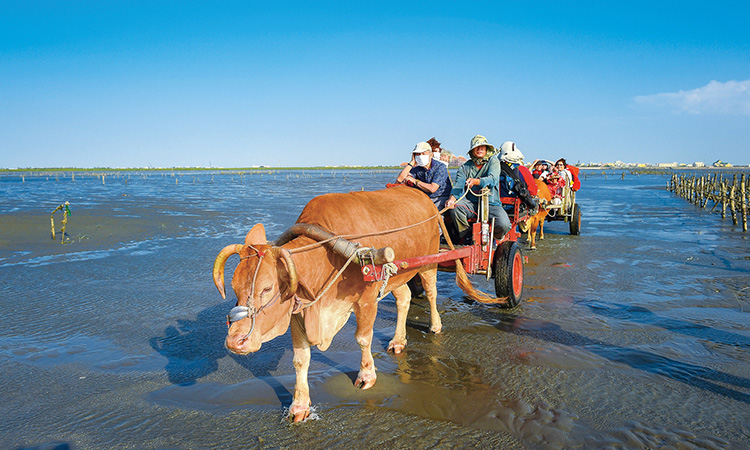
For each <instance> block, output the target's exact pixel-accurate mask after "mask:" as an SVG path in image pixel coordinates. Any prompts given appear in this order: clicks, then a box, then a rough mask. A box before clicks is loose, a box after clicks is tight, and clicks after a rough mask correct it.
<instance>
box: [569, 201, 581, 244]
mask: <svg viewBox="0 0 750 450" xmlns="http://www.w3.org/2000/svg"><path fill="white" fill-rule="evenodd" d="M568 225H570V234H572V235H575V236H578V235H579V234H581V208H580V207H579V206H578V203H576V204H575V205H573V213H572V214H571V215H570V222H569V223H568Z"/></svg>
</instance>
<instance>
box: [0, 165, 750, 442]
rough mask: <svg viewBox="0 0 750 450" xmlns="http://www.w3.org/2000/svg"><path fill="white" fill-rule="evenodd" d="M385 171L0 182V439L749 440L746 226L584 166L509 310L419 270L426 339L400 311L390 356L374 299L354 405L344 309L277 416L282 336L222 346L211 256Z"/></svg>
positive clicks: (383, 307) (285, 349)
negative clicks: (363, 380)
mask: <svg viewBox="0 0 750 450" xmlns="http://www.w3.org/2000/svg"><path fill="white" fill-rule="evenodd" d="M395 175H396V173H395V172H394V171H304V172H302V171H298V172H283V171H275V172H272V171H267V172H263V173H252V174H250V173H244V174H240V173H224V174H220V173H189V172H182V173H181V172H174V173H164V174H154V173H131V174H127V175H108V176H105V177H104V180H102V179H101V177H100V176H95V175H93V174H92V175H82V174H79V175H76V176H75V178H73V177H71V175H70V173H68V174H53V175H49V176H31V175H27V176H25V178H24V179H22V178H21V176H20V175H3V176H0V213H2V214H1V215H0V230H1V234H0V280H1V283H0V305H2V311H3V314H2V315H1V316H0V373H2V379H3V384H2V386H1V387H0V402H2V404H3V405H4V407H3V409H2V412H0V419H2V420H0V448H26V447H33V446H40V448H60V449H62V448H68V447H71V448H75V449H98V448H184V449H188V448H228V447H239V448H352V447H360V448H376V447H378V448H380V447H383V446H390V447H392V448H407V447H408V448H466V447H483V448H484V447H489V448H572V447H578V448H680V449H683V448H685V449H689V448H748V447H750V431H748V428H747V423H748V420H749V419H750V412H748V411H750V357H749V356H750V355H749V353H750V352H749V351H748V349H749V348H750V321H749V320H748V313H749V312H750V302H749V300H750V246H749V245H748V234H747V233H742V231H741V230H740V229H739V227H736V226H732V223H731V220H730V219H724V220H722V219H720V218H719V217H718V216H717V214H716V213H714V214H710V213H709V211H708V210H704V209H699V208H697V207H695V206H693V205H691V204H689V203H688V202H686V201H685V200H683V199H681V198H677V197H675V196H673V195H672V194H670V193H669V192H667V191H666V190H665V189H664V186H665V185H666V182H667V178H666V177H665V176H658V175H648V176H646V175H641V176H632V175H629V174H628V175H626V177H625V179H624V180H622V179H621V177H620V176H619V173H618V174H617V175H616V176H615V175H609V176H608V177H604V176H602V175H601V174H600V173H598V174H592V173H589V174H588V175H587V176H586V179H585V180H583V189H582V191H580V192H579V195H578V203H579V204H580V205H581V209H582V212H583V221H582V233H581V236H570V235H569V234H568V232H567V230H568V227H567V224H565V223H563V222H550V223H547V224H546V225H545V239H544V240H543V241H538V243H537V246H538V249H537V250H536V251H533V252H532V251H526V252H525V254H526V255H528V257H529V258H528V263H527V264H526V265H525V277H526V278H525V288H524V289H525V290H524V296H525V301H524V303H523V304H522V306H520V307H519V308H516V309H515V310H512V311H507V310H500V309H497V308H494V307H489V306H485V305H481V304H476V303H473V302H471V301H469V300H466V299H465V298H464V297H463V296H462V294H461V291H460V290H459V289H458V288H457V287H456V285H455V283H454V281H453V276H452V274H449V273H440V274H439V275H438V291H439V298H438V306H439V309H440V312H441V317H442V320H443V330H444V332H443V333H442V334H440V335H431V334H429V333H428V328H429V309H428V308H427V305H426V301H424V300H420V299H418V300H416V301H415V303H414V304H413V305H412V308H411V310H410V314H409V322H408V327H407V331H408V339H409V343H408V346H407V348H406V351H405V353H404V354H402V355H398V356H394V355H393V354H388V353H386V352H385V348H386V347H387V345H388V342H389V340H390V339H391V337H392V334H393V331H394V328H395V315H396V310H395V305H394V302H393V299H392V297H391V296H388V297H386V299H384V300H383V301H382V302H381V304H380V309H379V314H378V319H377V321H376V329H375V339H374V343H373V350H374V353H375V355H374V356H375V360H376V365H377V367H378V381H377V383H376V385H375V387H374V388H372V389H370V390H368V391H361V390H358V389H356V388H354V387H353V385H352V382H353V379H354V378H355V377H356V373H357V370H358V367H359V356H360V353H359V349H358V346H357V344H356V342H355V341H354V325H353V319H350V322H349V323H348V324H347V325H346V326H345V327H344V329H343V330H342V331H341V332H340V333H339V334H338V335H337V336H336V338H335V339H334V341H333V345H332V346H331V348H330V349H329V350H328V351H326V352H320V351H317V350H313V352H312V363H311V368H310V385H311V394H312V401H313V408H314V414H313V418H312V419H311V420H308V421H307V422H305V423H303V424H297V425H290V424H288V423H287V422H286V421H284V420H283V415H284V408H285V407H288V406H289V404H290V403H291V398H292V397H291V391H292V390H293V387H294V370H293V367H292V363H291V359H292V351H291V338H290V336H289V333H287V334H286V335H284V336H282V337H279V338H277V339H275V340H273V341H271V342H268V343H266V344H264V345H263V347H262V349H261V350H260V351H259V352H258V353H256V354H253V355H249V356H244V357H241V356H236V355H232V354H230V353H228V352H227V351H226V350H225V349H224V347H223V338H224V335H225V333H226V326H225V324H224V320H225V319H224V317H225V315H226V314H227V312H228V311H229V309H230V308H231V307H232V306H233V302H234V299H228V300H227V301H223V300H221V297H220V296H219V294H218V292H216V288H215V287H214V286H213V282H212V281H211V274H210V271H211V267H212V263H213V259H214V257H215V256H216V254H217V253H218V251H219V250H220V249H221V248H222V247H224V246H225V245H227V244H231V243H236V242H241V241H242V239H243V237H244V235H245V233H246V232H247V231H248V230H249V229H250V227H251V226H252V225H254V224H255V223H257V222H261V223H263V224H264V225H265V226H266V230H267V232H268V235H269V238H270V239H274V238H275V237H277V236H279V235H280V234H281V233H282V232H283V231H284V230H285V229H286V228H287V227H288V226H289V225H291V224H292V223H294V220H295V219H296V217H297V215H298V214H299V212H300V211H301V209H302V207H303V206H304V204H305V203H306V202H307V201H308V200H309V199H310V198H312V197H313V196H315V195H318V194H322V193H327V192H347V191H350V190H361V189H366V190H370V189H378V188H380V187H382V186H383V185H384V184H385V183H386V182H389V181H391V180H392V179H394V178H395ZM66 200H67V201H70V203H71V210H72V215H71V216H70V217H69V221H68V225H67V238H68V241H67V242H68V243H66V244H64V245H61V244H60V241H59V239H60V235H59V233H58V235H57V240H55V241H52V240H51V236H50V223H49V216H50V213H51V212H52V210H53V209H54V208H55V207H56V206H57V205H59V204H61V203H63V202H64V201H66ZM61 218H62V216H61V215H60V213H59V212H58V213H56V216H55V223H56V225H57V229H58V231H59V226H60V225H59V224H60V221H61ZM234 264H236V261H234ZM233 267H234V266H233V262H232V260H230V262H229V263H228V267H227V274H228V276H229V274H231V271H232V270H233ZM475 281H476V282H477V283H478V284H479V285H480V287H481V288H482V289H484V290H486V291H492V287H491V284H490V283H488V282H486V281H481V280H480V279H479V278H475Z"/></svg>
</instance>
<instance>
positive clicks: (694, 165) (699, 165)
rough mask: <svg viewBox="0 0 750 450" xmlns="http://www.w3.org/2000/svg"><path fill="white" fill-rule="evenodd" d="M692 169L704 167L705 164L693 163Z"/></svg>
mask: <svg viewBox="0 0 750 450" xmlns="http://www.w3.org/2000/svg"><path fill="white" fill-rule="evenodd" d="M693 167H706V163H702V162H697V161H696V162H694V163H693Z"/></svg>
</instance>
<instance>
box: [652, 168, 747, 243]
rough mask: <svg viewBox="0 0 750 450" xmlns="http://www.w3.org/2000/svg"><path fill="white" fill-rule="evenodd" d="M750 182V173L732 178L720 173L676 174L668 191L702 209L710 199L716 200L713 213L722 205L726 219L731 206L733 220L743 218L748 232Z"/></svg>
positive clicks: (735, 221)
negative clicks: (699, 174)
mask: <svg viewBox="0 0 750 450" xmlns="http://www.w3.org/2000/svg"><path fill="white" fill-rule="evenodd" d="M738 175H739V176H738ZM749 185H750V174H748V176H747V177H746V176H745V174H744V173H742V174H737V173H735V174H733V176H732V179H731V180H729V179H728V178H725V177H724V175H723V174H717V173H714V174H710V173H709V174H706V175H701V176H697V175H687V174H681V175H678V174H672V176H671V177H670V179H669V182H668V183H667V190H669V191H670V192H672V193H674V194H675V195H678V196H680V197H683V198H684V199H685V200H687V201H689V202H690V203H693V204H695V205H698V206H700V207H701V208H706V207H708V202H709V201H713V203H714V204H713V206H712V208H711V212H713V211H714V210H715V209H716V208H717V207H718V206H719V205H721V217H722V219H724V218H726V216H727V208H729V212H730V213H731V214H732V223H733V224H734V225H738V224H739V223H740V221H742V231H747V210H748V208H749V207H750V205H748V200H749V199H750V186H749Z"/></svg>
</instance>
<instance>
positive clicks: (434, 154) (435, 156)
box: [432, 152, 440, 159]
mask: <svg viewBox="0 0 750 450" xmlns="http://www.w3.org/2000/svg"><path fill="white" fill-rule="evenodd" d="M432 157H433V158H435V159H440V152H432Z"/></svg>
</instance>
